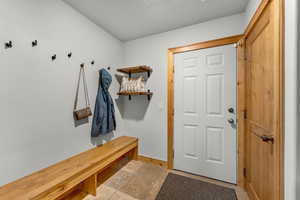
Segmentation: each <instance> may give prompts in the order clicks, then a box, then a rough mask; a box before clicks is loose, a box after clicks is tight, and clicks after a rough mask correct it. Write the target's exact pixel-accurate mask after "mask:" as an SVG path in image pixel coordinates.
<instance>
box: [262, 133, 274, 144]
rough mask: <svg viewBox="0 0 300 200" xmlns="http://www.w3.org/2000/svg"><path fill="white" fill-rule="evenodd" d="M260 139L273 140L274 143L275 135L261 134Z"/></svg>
mask: <svg viewBox="0 0 300 200" xmlns="http://www.w3.org/2000/svg"><path fill="white" fill-rule="evenodd" d="M259 137H260V139H261V140H262V141H263V142H267V143H269V142H271V143H272V144H274V137H273V136H268V135H261V136H259Z"/></svg>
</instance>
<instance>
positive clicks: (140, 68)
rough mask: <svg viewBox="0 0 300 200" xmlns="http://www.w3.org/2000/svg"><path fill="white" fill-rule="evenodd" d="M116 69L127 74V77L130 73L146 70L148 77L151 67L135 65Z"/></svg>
mask: <svg viewBox="0 0 300 200" xmlns="http://www.w3.org/2000/svg"><path fill="white" fill-rule="evenodd" d="M117 71H118V72H122V73H125V74H128V75H129V78H131V74H134V73H143V72H146V73H147V74H148V77H149V76H150V74H151V72H152V68H151V67H148V66H146V65H141V66H136V67H125V68H119V69H117Z"/></svg>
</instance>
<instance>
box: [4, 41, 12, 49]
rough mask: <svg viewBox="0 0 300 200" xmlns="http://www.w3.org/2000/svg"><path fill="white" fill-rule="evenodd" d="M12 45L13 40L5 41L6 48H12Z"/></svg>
mask: <svg viewBox="0 0 300 200" xmlns="http://www.w3.org/2000/svg"><path fill="white" fill-rule="evenodd" d="M12 46H13V44H12V41H8V42H5V48H6V49H10V48H12Z"/></svg>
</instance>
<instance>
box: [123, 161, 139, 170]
mask: <svg viewBox="0 0 300 200" xmlns="http://www.w3.org/2000/svg"><path fill="white" fill-rule="evenodd" d="M142 166H143V162H141V161H136V160H132V161H130V162H129V163H128V164H127V165H125V166H124V167H123V168H122V170H126V171H128V172H131V173H136V172H137V171H138V170H139V169H140V168H141V167H142Z"/></svg>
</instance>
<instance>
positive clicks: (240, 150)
mask: <svg viewBox="0 0 300 200" xmlns="http://www.w3.org/2000/svg"><path fill="white" fill-rule="evenodd" d="M242 38H243V35H234V36H230V37H226V38H221V39H217V40H211V41H205V42H200V43H195V44H191V45H187V46H181V47H176V48H170V49H168V169H173V163H174V54H176V53H183V52H188V51H194V50H200V49H206V48H212V47H217V46H224V45H228V44H234V43H238V41H239V40H241V39H242ZM238 45H241V44H238ZM237 68H238V67H237ZM242 69H244V68H242ZM243 75H244V72H243V70H237V80H242V78H241V76H243ZM238 85H239V84H238V83H237V97H238V94H239V93H241V94H244V92H245V84H240V86H238ZM239 102H240V101H239V99H237V107H238V109H237V117H238V116H244V111H243V110H241V109H239V107H240V106H239ZM240 110H241V112H242V113H240ZM238 121H239V123H240V124H243V123H244V122H243V121H244V119H238ZM239 129H240V128H239V126H238V130H237V133H239ZM240 136H241V137H240ZM243 138H244V133H243V132H242V133H241V134H240V133H239V134H238V141H239V140H241V142H238V144H242V145H237V152H238V153H237V160H238V168H237V169H238V170H237V172H238V173H237V183H238V185H243V184H244V173H243V172H244V162H243V161H244V146H243V145H244V142H242V141H243ZM239 161H242V162H239ZM239 169H241V170H239Z"/></svg>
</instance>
